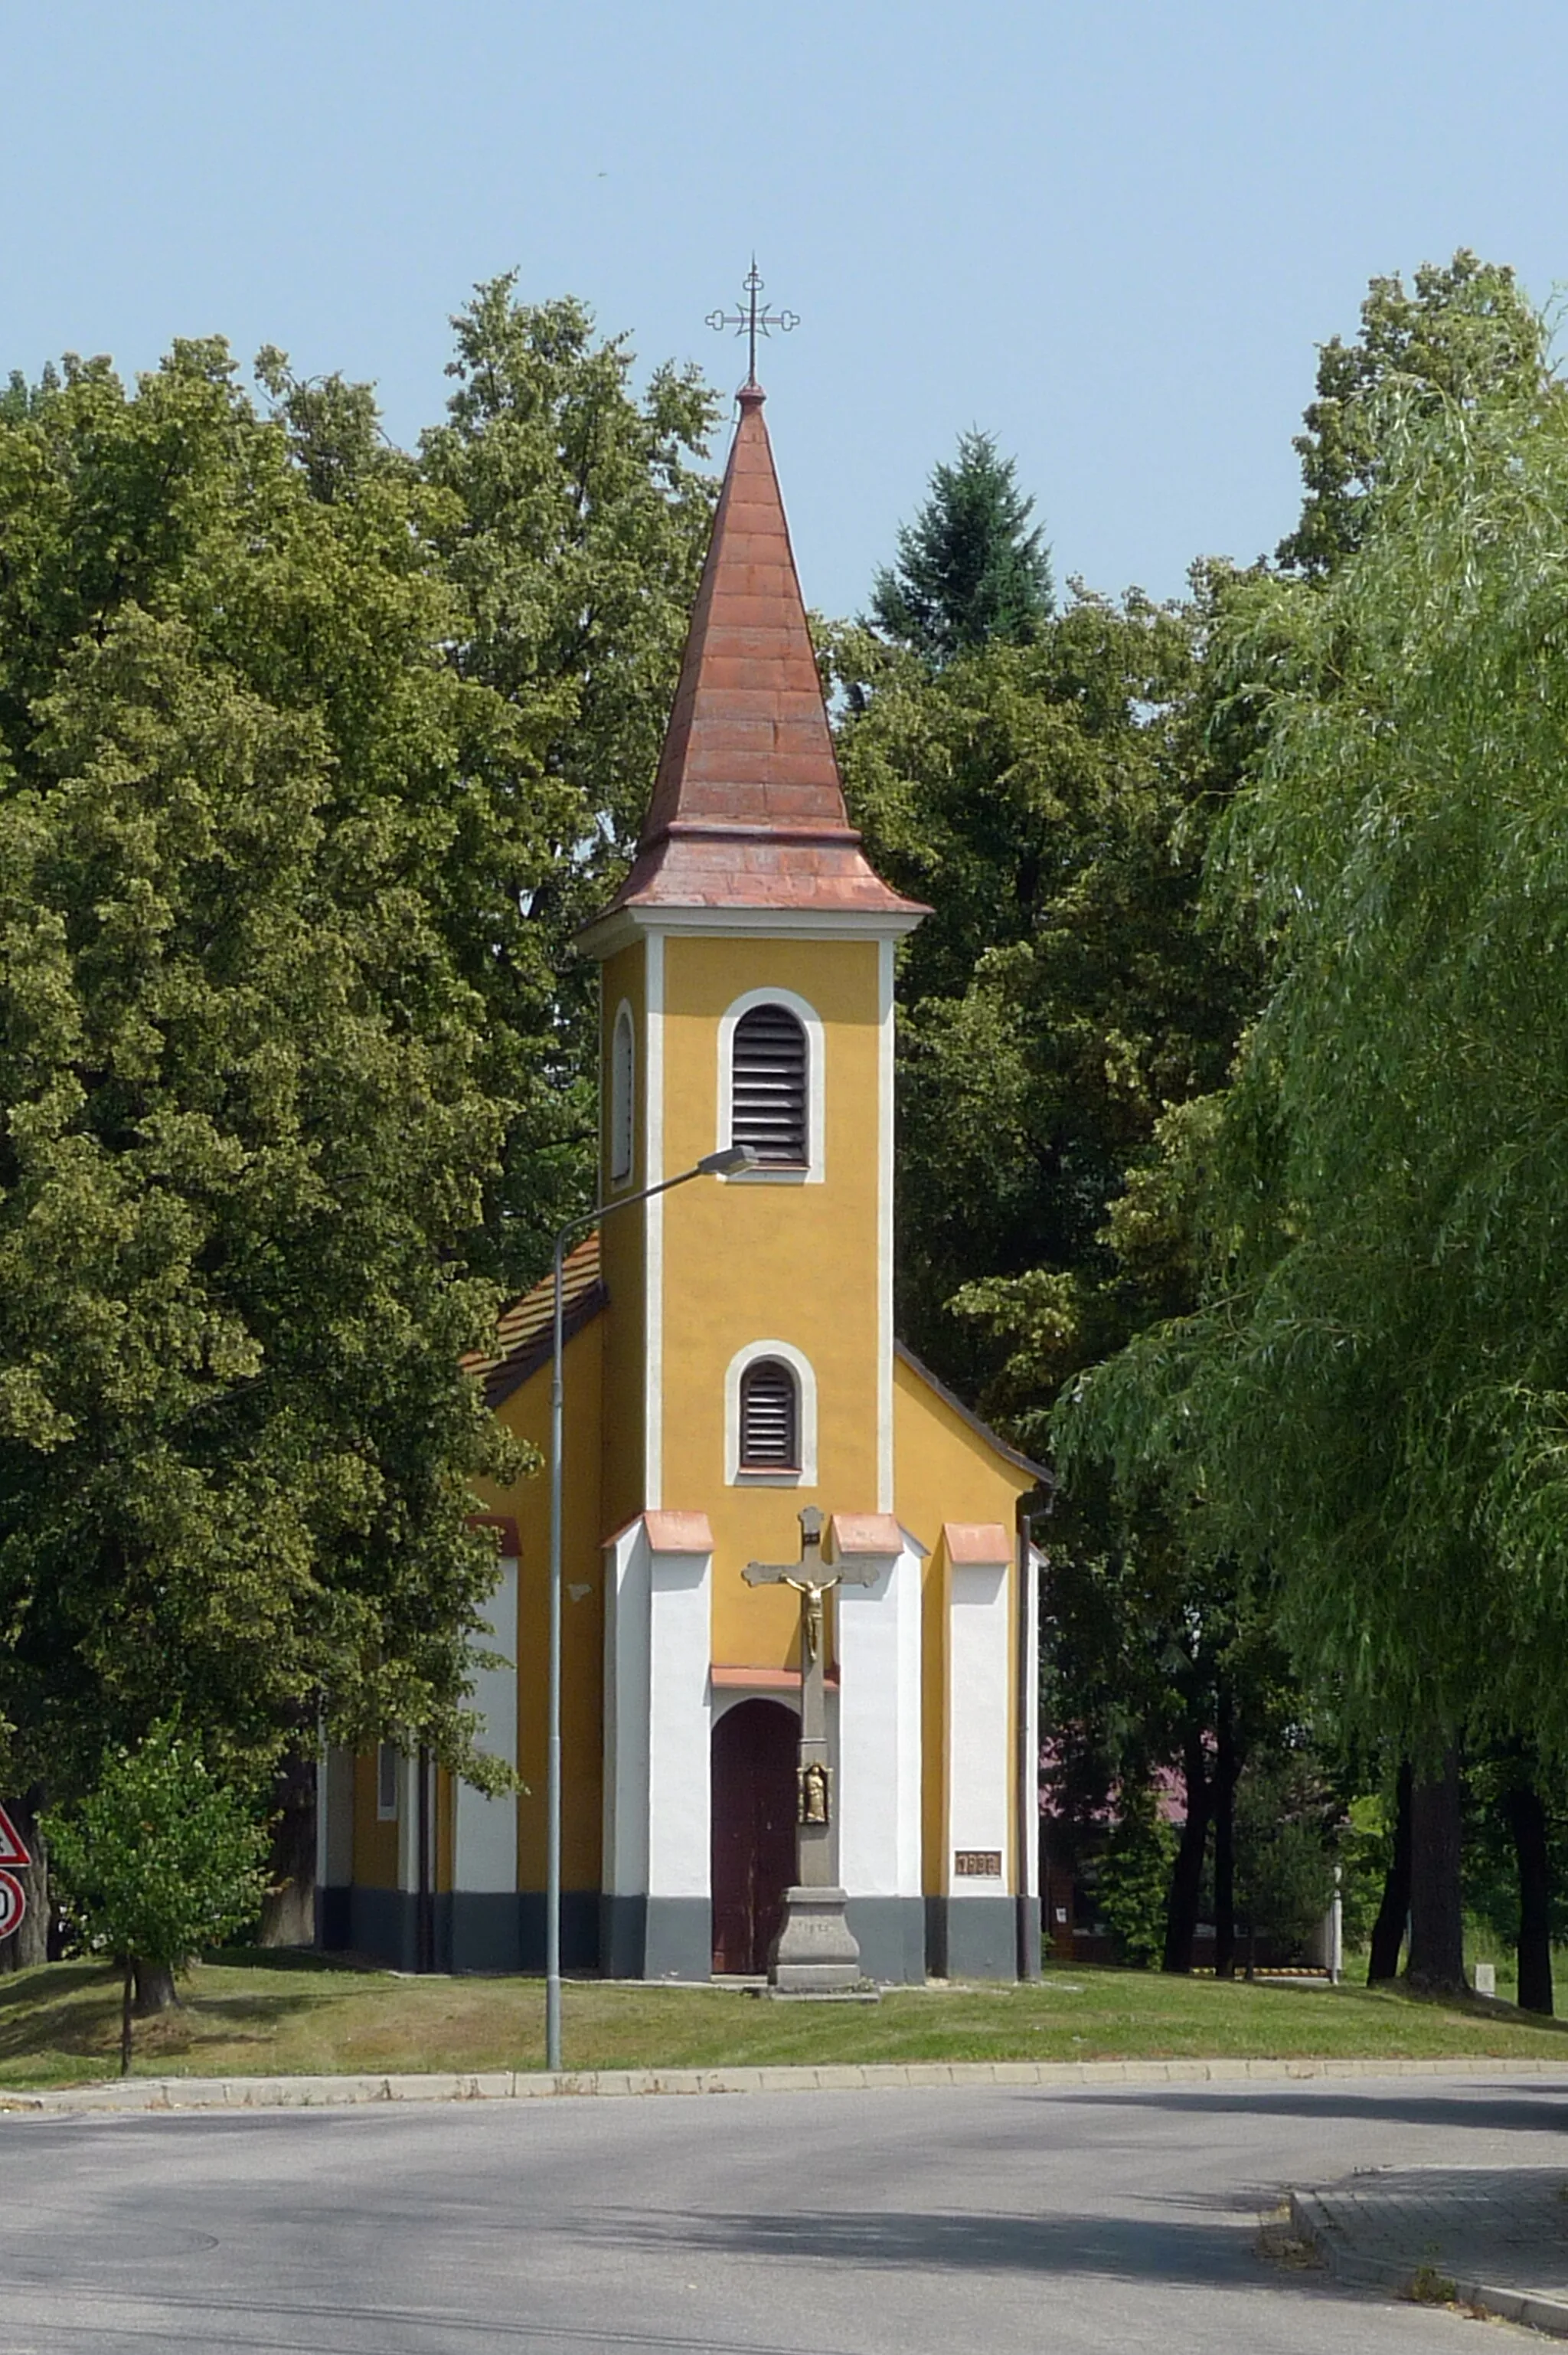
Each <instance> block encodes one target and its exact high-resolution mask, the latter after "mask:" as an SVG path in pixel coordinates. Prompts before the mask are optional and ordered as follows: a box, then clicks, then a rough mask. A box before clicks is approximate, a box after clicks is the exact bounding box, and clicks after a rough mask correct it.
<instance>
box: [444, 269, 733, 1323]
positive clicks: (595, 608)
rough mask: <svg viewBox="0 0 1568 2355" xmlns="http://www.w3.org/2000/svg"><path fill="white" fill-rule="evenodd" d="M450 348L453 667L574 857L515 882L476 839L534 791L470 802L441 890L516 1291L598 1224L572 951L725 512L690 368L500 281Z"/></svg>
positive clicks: (634, 788) (669, 686)
mask: <svg viewBox="0 0 1568 2355" xmlns="http://www.w3.org/2000/svg"><path fill="white" fill-rule="evenodd" d="M453 325H454V328H455V330H456V337H457V350H456V355H455V357H454V358H453V360H452V362H451V365H450V370H449V373H450V376H451V377H452V378H453V387H454V389H453V391H452V395H451V398H450V402H449V404H448V411H447V416H446V418H445V420H444V421H443V422H442V423H441V424H440V425H438V426H436V427H433V428H432V429H431V430H430V431H429V432H427V433H425V434H424V435H423V436H422V438H421V442H420V453H419V461H418V464H419V472H420V475H421V479H422V481H423V482H424V483H425V484H426V485H429V487H430V488H431V489H432V490H433V491H434V492H435V493H436V494H437V503H436V506H435V507H434V511H433V519H432V527H431V528H432V544H433V548H434V550H435V553H436V555H437V557H438V558H439V560H440V566H441V569H442V572H443V575H444V578H445V580H446V581H447V582H448V584H449V586H450V591H451V593H452V595H453V598H454V600H455V603H456V608H457V613H458V620H457V624H456V627H455V628H454V630H453V632H452V635H451V638H450V645H449V649H448V659H449V661H450V664H451V666H452V668H453V670H454V671H455V673H456V675H457V677H459V678H461V680H462V681H463V682H465V684H468V685H471V686H472V687H476V688H483V689H485V690H487V691H488V692H489V693H490V694H491V695H493V696H494V697H496V698H501V699H502V701H503V703H504V705H505V707H506V709H508V710H509V711H510V712H512V713H513V714H514V715H515V717H516V719H517V721H518V723H519V725H520V726H521V728H522V729H523V730H524V733H525V736H526V740H527V742H528V744H529V746H530V748H531V751H532V755H533V758H534V760H535V762H536V766H537V774H538V777H539V778H540V779H542V780H543V781H546V783H548V784H550V785H551V786H553V787H554V788H555V789H556V791H557V793H559V794H561V795H562V796H563V797H564V798H566V799H567V805H568V807H569V809H570V812H571V823H570V826H569V830H568V832H567V834H566V835H565V836H564V837H563V847H564V848H565V850H566V852H567V855H566V856H561V857H557V858H554V859H553V860H552V861H550V862H549V863H548V864H546V865H538V864H535V865H534V866H533V867H532V868H530V869H529V871H528V873H527V874H526V876H519V875H518V874H517V873H516V872H515V871H514V870H510V869H509V868H507V866H506V865H505V864H503V862H501V861H499V860H497V859H495V858H494V857H493V855H490V854H489V840H488V837H489V836H490V835H491V834H492V833H493V830H494V829H495V828H496V827H497V826H502V827H504V826H507V825H508V824H521V825H522V826H524V828H525V829H526V828H529V827H531V826H532V824H533V818H534V810H535V806H536V803H535V794H536V787H535V784H534V783H531V782H530V780H529V779H528V777H526V776H524V777H523V778H521V779H520V778H518V776H517V775H516V774H515V773H514V772H511V771H503V772H502V773H499V774H497V775H496V776H495V777H494V778H493V780H487V781H484V782H483V783H482V786H481V788H480V793H481V794H482V798H480V797H479V796H478V795H476V796H475V805H474V807H473V810H472V814H471V817H470V818H469V819H468V820H467V821H466V823H465V834H464V837H463V838H462V840H461V845H460V853H461V855H460V856H459V858H457V859H456V861H455V862H454V863H453V866H452V868H451V872H450V883H449V914H448V926H447V929H448V936H449V939H450V943H451V945H452V953H453V954H454V956H455V957H456V958H457V959H458V960H459V963H460V969H461V971H462V973H463V975H464V977H465V978H466V979H467V980H468V981H469V983H470V984H471V986H472V987H473V988H474V989H475V991H476V992H477V993H478V994H479V996H481V998H482V1001H483V1003H484V1007H485V1009H486V1022H485V1038H486V1050H485V1051H486V1069H487V1073H488V1078H489V1083H490V1085H491V1087H492V1088H493V1091H494V1092H495V1093H496V1094H497V1095H498V1096H501V1097H503V1098H504V1099H505V1100H506V1101H507V1102H508V1103H509V1105H510V1106H511V1111H510V1113H509V1116H508V1124H507V1130H506V1135H505V1139H504V1145H503V1155H502V1161H501V1171H500V1176H499V1178H498V1180H497V1182H496V1184H495V1185H494V1187H493V1188H492V1189H491V1193H490V1197H489V1199H488V1203H487V1218H486V1227H485V1235H486V1242H487V1246H488V1252H489V1257H488V1261H487V1264H488V1265H489V1266H491V1267H492V1268H493V1270H494V1272H495V1273H496V1274H497V1275H498V1276H499V1277H500V1278H501V1280H502V1281H503V1283H504V1284H507V1285H508V1286H509V1287H517V1286H520V1285H521V1284H524V1283H528V1282H531V1281H532V1280H533V1279H534V1277H535V1276H536V1275H537V1274H538V1273H539V1272H540V1270H541V1268H542V1267H544V1266H545V1265H546V1263H547V1261H548V1253H549V1242H550V1237H551V1235H552V1234H553V1233H554V1231H555V1230H556V1227H557V1226H558V1225H559V1224H560V1223H561V1221H562V1220H564V1219H565V1218H567V1217H568V1216H569V1215H571V1214H572V1213H573V1212H574V1211H576V1210H578V1209H584V1208H586V1207H587V1206H588V1203H589V1202H590V1201H591V1200H592V1194H591V1191H590V1188H591V1186H592V1182H593V1177H592V1172H593V1158H594V1146H595V1139H596V1137H597V1134H598V1128H597V1111H596V1103H597V1093H596V1091H597V1078H598V1034H597V1029H596V1027H595V1011H594V1009H595V1007H596V1006H597V997H596V995H595V986H594V982H593V976H592V972H591V968H588V967H587V966H585V964H584V962H583V960H582V959H580V958H574V957H573V956H572V954H571V937H572V934H573V932H574V931H575V930H576V928H577V925H578V924H580V923H582V922H585V921H586V919H587V918H588V916H589V915H590V914H592V913H593V912H594V911H596V910H597V909H598V908H599V907H601V906H602V905H603V903H604V901H605V900H606V899H607V898H608V897H609V892H610V891H611V890H612V889H613V887H614V886H615V884H616V883H618V882H619V881H620V877H621V875H622V874H623V873H624V871H625V868H626V865H627V863H628V861H629V859H630V853H631V850H632V847H633V846H634V844H635V842H636V838H637V835H638V832H639V830H640V828H641V823H642V819H643V815H644V813H645V812H646V809H647V806H648V800H649V796H650V794H651V793H652V784H653V775H654V771H655V770H656V768H657V766H658V760H659V750H660V745H661V743H662V737H663V730H664V724H665V720H666V719H667V716H668V713H669V709H670V705H671V702H672V700H673V696H674V691H675V681H676V677H677V673H678V671H679V667H680V660H681V650H682V647H683V645H684V642H685V635H686V628H687V623H688V622H689V619H690V615H691V608H692V604H693V602H694V598H695V596H696V591H697V582H698V580H699V578H700V576H701V571H702V565H703V559H704V556H705V551H706V548H707V539H708V530H709V526H710V523H711V519H712V515H713V508H714V502H715V493H716V485H715V482H714V481H713V479H712V477H711V475H709V474H707V473H706V472H705V471H703V470H702V469H701V468H700V467H699V466H698V465H697V464H695V463H694V462H695V461H697V460H700V459H701V458H703V457H704V456H705V453H706V450H707V444H708V440H709V437H710V435H711V434H712V432H713V431H714V428H715V423H716V421H717V417H718V409H719V404H718V401H717V400H716V398H715V395H714V393H713V392H712V390H711V389H709V387H708V386H706V385H705V383H704V382H703V380H702V378H701V377H700V376H699V374H698V373H697V371H696V370H695V369H694V368H685V369H677V368H673V367H671V366H668V365H666V366H663V367H661V368H655V369H654V371H653V372H652V376H651V378H649V381H648V383H647V386H646V388H645V389H644V390H643V391H641V393H639V392H638V391H637V390H636V389H634V386H633V383H632V369H633V359H632V355H631V353H630V350H629V349H628V347H627V346H626V343H625V340H624V338H615V337H611V338H603V339H601V338H599V337H597V336H596V335H595V331H594V324H593V319H592V316H591V314H589V313H588V311H587V310H586V309H585V308H584V306H583V305H582V304H580V303H577V302H572V301H559V302H554V303H546V304H524V303H519V302H518V301H517V300H516V297H515V292H514V279H513V278H512V277H511V276H507V277H503V278H498V279H494V280H492V281H491V282H489V283H488V284H486V285H482V286H481V287H479V288H478V289H477V290H476V292H475V294H474V298H473V300H472V302H471V304H469V305H468V307H467V308H466V309H465V310H464V311H462V312H461V313H460V314H459V315H458V317H457V318H456V319H455V320H454V322H453ZM541 973H544V974H547V975H548V976H549V989H548V998H547V1003H548V1037H547V1039H545V1038H544V1037H543V1034H542V1032H541V1029H540V1027H539V1019H538V1015H539V1008H540V1006H541V1002H542V1001H541V997H540V994H539V986H538V976H539V975H541Z"/></svg>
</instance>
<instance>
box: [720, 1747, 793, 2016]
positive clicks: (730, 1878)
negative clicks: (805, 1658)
mask: <svg viewBox="0 0 1568 2355" xmlns="http://www.w3.org/2000/svg"><path fill="white" fill-rule="evenodd" d="M799 1743H800V1721H799V1720H798V1719H797V1717H796V1715H795V1712H794V1710H789V1709H786V1708H784V1706H783V1705H782V1703H781V1702H779V1701H776V1700H743V1701H739V1702H737V1703H736V1707H735V1708H734V1709H732V1710H727V1711H726V1714H725V1715H724V1716H723V1717H721V1718H720V1720H719V1721H718V1723H717V1724H716V1725H715V1728H714V1733H713V1801H712V1806H713V1892H714V1968H715V1971H726V1972H730V1971H741V1972H747V1971H751V1972H755V1971H765V1970H766V1969H767V1967H768V1945H769V1942H770V1941H771V1940H772V1938H773V1936H774V1934H775V1933H776V1932H777V1930H778V1928H779V1922H780V1921H781V1920H782V1918H783V1913H784V1891H786V1890H787V1889H788V1888H789V1884H790V1882H791V1881H793V1880H794V1878H795V1760H796V1752H797V1749H798V1747H799Z"/></svg>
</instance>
